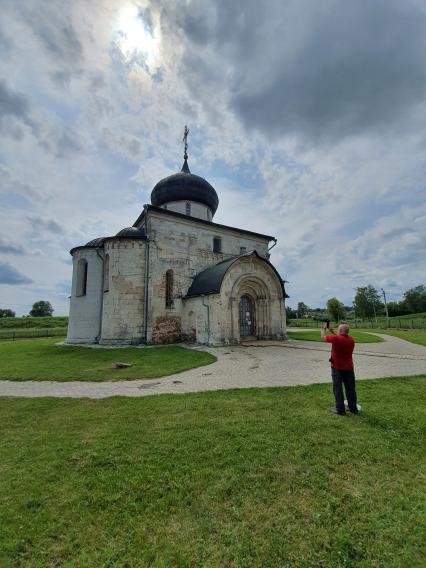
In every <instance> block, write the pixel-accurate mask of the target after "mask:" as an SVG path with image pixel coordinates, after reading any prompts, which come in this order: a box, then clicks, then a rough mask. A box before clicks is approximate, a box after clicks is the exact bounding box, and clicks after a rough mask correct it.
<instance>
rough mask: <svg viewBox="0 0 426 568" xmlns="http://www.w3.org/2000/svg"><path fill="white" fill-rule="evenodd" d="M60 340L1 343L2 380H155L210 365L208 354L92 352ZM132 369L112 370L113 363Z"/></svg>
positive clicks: (211, 359) (169, 348) (150, 350)
mask: <svg viewBox="0 0 426 568" xmlns="http://www.w3.org/2000/svg"><path fill="white" fill-rule="evenodd" d="M57 342H58V339H57V338H56V339H22V340H19V341H2V342H1V343H0V361H1V365H0V380H1V379H11V380H15V381H28V380H33V381H49V380H54V381H72V380H79V381H106V380H112V379H117V380H126V379H152V378H155V377H163V376H165V375H172V374H173V373H180V372H181V371H186V370H187V369H191V368H193V367H200V366H203V365H209V364H210V363H213V362H214V361H216V358H215V357H213V355H210V354H209V353H205V352H202V351H194V350H191V349H185V348H183V347H177V346H167V347H149V348H141V349H136V348H127V349H125V348H123V349H100V348H96V349H91V348H88V347H74V346H58V345H55V343H57ZM117 361H120V362H122V363H130V364H132V367H128V368H124V369H113V368H112V365H113V363H114V362H117Z"/></svg>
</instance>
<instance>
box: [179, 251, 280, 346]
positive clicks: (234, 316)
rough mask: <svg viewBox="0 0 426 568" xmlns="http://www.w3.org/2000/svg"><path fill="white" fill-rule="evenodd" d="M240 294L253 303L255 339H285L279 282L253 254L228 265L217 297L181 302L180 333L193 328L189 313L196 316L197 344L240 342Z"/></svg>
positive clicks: (187, 331) (269, 269) (209, 296)
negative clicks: (182, 306)
mask: <svg viewBox="0 0 426 568" xmlns="http://www.w3.org/2000/svg"><path fill="white" fill-rule="evenodd" d="M243 294H247V295H249V296H250V297H251V299H252V301H253V306H254V314H253V316H254V322H255V325H254V336H255V337H257V338H258V339H280V340H281V339H285V338H286V322H285V305H284V301H283V298H282V289H281V284H280V281H279V280H278V277H277V275H276V274H275V272H274V271H273V270H272V268H271V267H270V266H269V265H267V264H266V263H265V262H263V261H262V260H260V259H258V258H257V257H256V256H254V255H253V256H251V257H243V258H241V259H239V260H237V261H236V262H235V263H234V264H233V265H232V266H231V268H230V269H229V270H228V271H227V273H226V275H225V278H224V280H223V283H222V287H221V291H220V294H211V295H207V296H204V297H197V298H188V299H186V300H184V301H183V305H184V309H183V316H182V324H183V325H182V329H183V331H184V332H186V333H190V331H191V328H192V327H193V326H191V323H190V316H189V314H191V313H192V314H195V316H196V317H195V321H196V340H197V342H198V343H205V344H209V345H227V344H235V343H239V342H240V341H241V337H240V321H239V302H240V299H241V296H242V295H243ZM203 304H204V305H203ZM192 319H194V318H192Z"/></svg>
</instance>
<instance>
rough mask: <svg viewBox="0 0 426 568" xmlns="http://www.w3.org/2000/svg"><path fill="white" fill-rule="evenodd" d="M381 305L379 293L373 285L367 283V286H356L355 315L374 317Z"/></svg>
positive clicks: (365, 317)
mask: <svg viewBox="0 0 426 568" xmlns="http://www.w3.org/2000/svg"><path fill="white" fill-rule="evenodd" d="M382 307H383V304H382V303H381V301H380V294H379V292H378V290H376V288H374V286H372V285H371V284H369V285H368V286H364V287H360V288H356V292H355V298H354V308H355V315H356V317H359V318H362V319H367V318H372V317H376V316H377V314H378V313H379V312H380V311H381V309H382Z"/></svg>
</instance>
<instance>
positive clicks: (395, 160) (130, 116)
mask: <svg viewBox="0 0 426 568" xmlns="http://www.w3.org/2000/svg"><path fill="white" fill-rule="evenodd" d="M0 53H1V57H0V70H1V72H0V212H1V217H0V307H12V308H13V309H15V310H16V312H17V313H18V314H25V313H28V310H29V309H30V307H31V304H32V303H33V302H34V301H36V300H40V299H45V300H50V301H51V303H52V304H53V306H54V308H55V314H56V315H61V314H66V313H67V311H68V295H69V289H70V278H71V257H70V255H69V253H68V251H69V249H70V248H71V247H73V246H75V245H78V244H84V243H85V242H86V241H88V240H89V239H91V238H94V237H98V236H106V235H111V234H115V233H116V232H117V231H118V230H120V229H121V228H123V227H126V226H129V225H132V224H133V223H134V221H135V220H136V218H137V217H138V215H139V213H140V211H141V210H142V207H143V204H144V203H148V202H149V196H150V192H151V189H152V187H153V185H154V184H155V183H156V182H157V181H158V180H159V179H160V178H161V177H164V176H166V175H169V174H170V173H173V172H175V171H177V170H179V169H180V167H181V164H182V144H181V139H182V132H183V127H184V125H185V124H188V126H189V128H190V130H191V134H190V160H189V164H190V167H191V170H192V171H193V172H194V173H197V174H199V175H202V176H203V177H205V178H206V179H208V180H209V181H210V182H211V183H212V185H213V186H214V187H215V188H216V190H217V193H218V195H219V198H220V205H219V210H218V212H217V214H216V217H215V220H216V221H217V222H219V223H225V224H230V225H233V226H237V227H243V228H247V229H250V230H253V231H258V232H265V233H267V234H273V235H276V236H277V237H278V244H277V246H276V247H275V249H274V250H273V256H272V260H273V262H274V263H275V265H276V266H277V268H278V270H279V271H280V273H281V275H282V276H283V277H284V278H285V279H286V280H288V281H289V284H288V292H289V294H290V296H291V298H290V301H289V304H290V305H291V306H295V305H296V304H297V302H298V301H304V302H305V303H306V304H308V305H310V306H321V305H324V304H325V302H326V300H327V299H328V298H330V297H331V296H337V297H338V298H339V299H340V300H342V301H344V302H345V303H347V304H350V303H351V302H352V299H353V295H354V288H355V287H356V286H363V285H367V284H373V285H374V286H376V287H383V288H385V289H386V291H387V292H388V296H389V299H399V298H400V296H401V294H402V293H403V292H404V291H405V290H407V289H408V288H410V287H412V286H415V285H418V284H421V283H424V282H425V268H426V254H425V247H426V191H425V187H426V171H425V170H426V140H425V138H426V57H425V54H426V3H425V2H424V0H404V1H403V2H402V1H401V0H357V1H356V2H347V1H346V0H321V2H318V1H317V0H265V1H263V2H259V1H258V0H255V1H252V0H233V1H232V2H229V1H228V0H222V1H220V0H216V1H214V0H205V1H198V0H192V1H191V0H186V1H182V2H179V1H172V0H156V1H152V2H149V1H145V0H56V1H55V0H3V1H2V20H1V28H0Z"/></svg>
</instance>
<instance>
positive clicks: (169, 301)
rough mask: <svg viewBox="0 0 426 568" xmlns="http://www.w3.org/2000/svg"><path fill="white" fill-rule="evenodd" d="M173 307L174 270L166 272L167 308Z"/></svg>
mask: <svg viewBox="0 0 426 568" xmlns="http://www.w3.org/2000/svg"><path fill="white" fill-rule="evenodd" d="M172 307H173V270H168V271H167V272H166V308H172Z"/></svg>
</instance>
